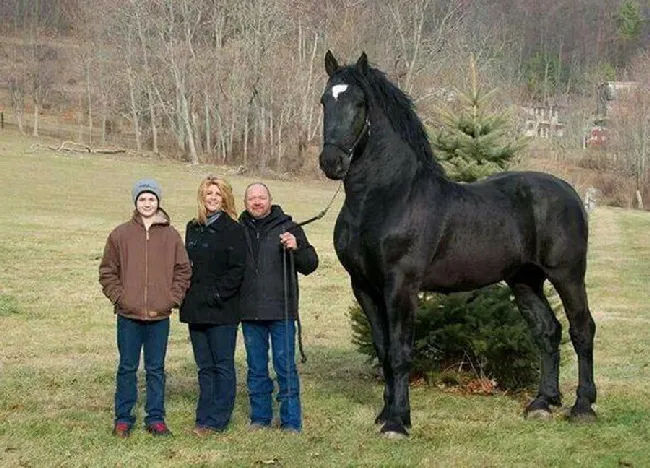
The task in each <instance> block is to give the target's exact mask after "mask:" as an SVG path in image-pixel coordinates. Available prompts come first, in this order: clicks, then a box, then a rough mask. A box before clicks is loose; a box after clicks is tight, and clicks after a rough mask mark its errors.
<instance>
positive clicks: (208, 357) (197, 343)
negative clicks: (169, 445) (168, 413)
mask: <svg viewBox="0 0 650 468" xmlns="http://www.w3.org/2000/svg"><path fill="white" fill-rule="evenodd" d="M189 330H190V339H191V340H192V348H193V349H194V360H195V361H196V365H197V367H198V368H199V401H198V402H197V405H196V419H195V424H196V425H197V426H201V427H209V428H212V429H215V430H217V431H222V430H224V429H225V428H226V426H228V423H229V422H230V417H231V416H232V411H233V409H234V407H235V394H236V393H237V380H236V377H235V344H236V342H237V325H189Z"/></svg>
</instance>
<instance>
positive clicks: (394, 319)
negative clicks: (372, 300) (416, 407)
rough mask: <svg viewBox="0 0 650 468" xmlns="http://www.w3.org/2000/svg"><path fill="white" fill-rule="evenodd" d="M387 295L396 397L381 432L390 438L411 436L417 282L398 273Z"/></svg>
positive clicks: (390, 364)
mask: <svg viewBox="0 0 650 468" xmlns="http://www.w3.org/2000/svg"><path fill="white" fill-rule="evenodd" d="M385 298H386V313H387V318H388V338H389V346H388V355H387V359H388V361H389V366H390V368H391V370H392V373H393V374H392V375H393V398H392V400H391V401H390V404H389V410H388V414H387V417H386V419H385V422H384V426H383V427H382V428H381V432H382V433H384V434H386V435H387V436H389V437H392V436H397V437H401V436H408V431H407V428H410V427H411V406H410V401H409V374H410V371H411V362H412V355H411V354H412V349H413V335H414V322H415V306H416V301H417V286H416V282H415V281H413V280H412V279H411V280H408V279H407V278H406V276H405V275H404V274H403V273H401V272H398V273H396V274H395V275H394V277H393V278H391V281H390V282H389V283H388V288H387V290H386V293H385Z"/></svg>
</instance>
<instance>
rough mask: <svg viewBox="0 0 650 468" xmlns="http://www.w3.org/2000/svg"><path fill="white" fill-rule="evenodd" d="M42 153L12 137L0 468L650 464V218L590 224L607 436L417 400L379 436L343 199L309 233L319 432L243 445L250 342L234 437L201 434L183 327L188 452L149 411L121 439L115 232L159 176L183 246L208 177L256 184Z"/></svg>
mask: <svg viewBox="0 0 650 468" xmlns="http://www.w3.org/2000/svg"><path fill="white" fill-rule="evenodd" d="M35 143H36V141H35V140H30V139H25V138H22V137H19V136H18V135H17V134H16V133H12V132H7V131H4V132H0V187H1V188H0V207H1V209H0V466H2V467H5V466H23V467H38V466H47V467H50V466H124V467H127V466H128V467H131V466H179V467H180V466H189V465H192V466H219V465H228V466H295V467H305V466H373V467H374V466H450V467H451V466H453V467H457V466H481V467H485V466H494V467H497V466H498V467H501V466H535V467H541V466H558V467H566V466H590V467H591V466H619V465H622V466H635V467H641V466H650V424H649V423H648V421H650V391H649V390H648V386H647V385H648V383H649V382H650V367H649V366H648V363H649V362H650V357H648V356H649V353H648V349H647V343H648V337H649V336H650V303H649V301H648V292H647V291H648V286H647V284H648V282H649V281H650V266H649V262H650V241H649V240H648V236H647V233H648V232H650V214H647V213H641V212H631V211H623V210H614V209H607V208H599V209H597V210H596V211H595V212H594V213H593V215H592V222H591V250H590V264H589V271H588V292H589V295H590V304H591V309H592V311H593V313H594V316H595V318H596V323H597V325H598V331H597V336H596V338H597V341H596V357H595V360H596V383H597V385H598V390H599V399H598V403H597V411H598V413H599V421H598V422H597V423H595V424H592V425H571V424H569V423H568V422H566V421H565V420H563V419H562V418H561V417H559V416H558V417H557V418H555V419H554V420H552V421H547V422H539V421H525V420H524V419H523V418H522V417H521V412H522V408H523V405H524V403H525V402H524V401H523V400H520V399H516V398H512V397H509V396H505V395H504V396H496V397H485V396H473V397H469V396H460V395H457V394H455V393H450V392H445V391H443V390H440V389H438V388H432V387H425V386H418V387H416V388H413V389H412V393H411V395H412V399H411V403H412V410H413V423H414V427H413V430H412V436H411V438H410V439H409V440H406V441H388V440H385V439H383V438H382V437H380V436H378V435H377V428H376V427H375V426H374V425H373V420H374V416H375V414H376V412H377V411H378V410H379V409H380V403H381V394H382V386H381V385H380V384H379V383H377V382H376V381H375V380H374V378H373V375H372V372H371V371H370V369H368V366H367V365H366V364H365V363H364V357H363V356H361V355H359V354H358V353H357V352H356V351H355V350H354V348H353V347H352V345H351V344H350V327H349V325H348V319H347V315H346V313H347V309H348V307H349V306H350V305H351V304H352V294H351V292H350V288H349V283H348V279H347V276H346V275H345V273H344V272H343V270H342V268H341V266H340V265H339V264H338V261H337V260H336V256H335V254H334V251H333V248H332V241H331V237H332V228H333V224H334V219H335V216H336V212H337V211H338V207H339V206H340V203H341V199H342V196H341V197H340V198H339V199H338V200H337V201H336V202H335V204H334V205H335V206H334V208H333V211H332V212H331V213H330V214H328V215H327V216H326V217H325V218H324V219H323V220H321V221H318V222H316V223H313V224H311V225H309V226H308V227H307V228H306V231H307V235H308V236H309V238H310V239H311V241H312V243H313V244H314V245H315V246H316V249H317V250H318V252H319V255H320V258H321V266H320V268H319V269H318V270H317V272H316V273H314V274H313V275H311V276H309V277H307V278H304V279H303V280H302V282H301V311H302V317H303V326H304V342H305V347H306V351H307V353H308V357H309V361H308V362H307V363H306V364H301V365H300V372H301V376H302V394H303V405H304V415H305V419H304V433H303V434H302V435H299V436H296V435H286V434H283V433H281V432H279V431H277V430H270V431H262V432H254V433H250V432H247V431H246V425H247V417H246V416H247V407H248V405H247V396H246V392H245V366H244V363H245V361H244V353H243V346H242V344H241V341H240V343H239V344H238V350H237V367H238V396H237V404H236V409H235V414H234V421H233V424H232V426H231V429H230V430H229V431H228V432H226V433H225V434H222V435H219V436H215V437H213V438H210V439H201V440H199V439H196V438H195V437H193V436H192V435H191V434H190V430H191V429H192V426H193V416H194V404H195V400H196V392H197V388H196V370H195V365H194V362H193V358H192V352H191V347H190V344H189V342H188V338H187V331H186V329H185V328H184V326H182V325H180V324H179V323H178V321H177V320H173V323H172V334H171V338H170V346H169V354H168V358H167V372H168V392H167V413H168V423H169V425H170V428H171V429H172V431H173V432H174V434H175V437H173V438H171V439H166V440H158V439H153V438H152V437H151V436H149V435H148V434H146V433H145V432H144V430H143V429H142V426H141V422H142V407H139V408H138V417H139V424H138V426H137V430H135V431H134V434H133V436H132V437H131V438H130V439H128V440H117V439H115V438H114V437H112V436H111V434H110V432H111V428H112V417H113V413H112V405H113V401H112V400H113V392H114V373H115V366H116V357H117V356H116V355H117V353H116V346H115V329H114V328H115V323H114V321H115V319H114V316H113V314H112V311H111V307H110V304H109V302H108V300H107V299H105V298H104V297H103V295H102V294H101V291H100V288H99V285H98V283H97V267H98V264H99V259H100V256H101V253H102V248H103V245H104V242H105V240H106V236H107V235H108V233H109V231H110V230H111V229H112V228H113V227H114V226H115V225H117V224H118V223H120V222H122V221H123V220H125V219H126V218H127V217H128V216H129V215H130V211H131V209H132V204H131V195H130V190H131V185H132V183H133V182H134V181H135V180H136V179H138V178H140V177H145V176H147V177H148V176H151V177H155V178H157V179H158V180H159V181H160V182H161V184H162V187H163V202H162V204H163V206H164V207H165V208H166V210H167V211H168V212H169V213H170V215H171V217H172V222H173V223H174V224H175V225H176V226H177V228H178V229H179V230H180V231H181V232H182V231H183V229H184V226H185V223H186V222H187V220H189V219H190V218H191V217H192V216H193V215H194V210H195V196H196V195H195V194H196V187H197V185H198V182H199V181H200V180H201V178H202V177H203V176H204V175H205V174H207V173H208V172H213V173H216V174H220V175H225V176H226V177H227V178H228V179H229V180H230V181H231V182H232V183H233V186H234V189H235V195H236V197H237V199H238V208H239V209H241V203H240V202H239V200H240V199H241V197H242V195H243V189H244V187H245V186H246V184H248V183H249V182H251V181H253V179H252V178H248V177H229V176H228V175H227V169H226V168H217V167H207V166H199V167H191V166H188V165H185V164H182V163H177V162H169V161H160V160H158V159H155V158H151V159H144V158H137V159H136V158H129V157H117V156H115V157H104V156H98V155H91V154H72V153H56V152H54V151H50V150H47V149H43V147H37V146H35ZM266 182H267V183H268V184H269V185H270V187H271V189H272V191H273V194H274V197H275V201H276V202H277V203H279V204H281V205H282V206H283V207H284V208H285V210H286V211H287V212H289V213H291V214H292V215H294V216H295V218H296V219H298V220H302V219H305V218H308V217H310V216H313V215H315V214H316V213H317V212H319V211H320V210H321V209H323V208H324V207H325V205H326V204H327V202H328V201H329V199H330V197H331V195H332V194H333V193H334V190H335V189H336V184H335V183H333V182H305V183H301V182H281V181H266ZM565 333H566V331H565ZM141 380H143V379H141ZM576 381H577V369H576V366H575V359H573V355H572V358H571V359H569V360H567V362H566V364H565V365H564V367H563V368H562V371H561V382H562V390H563V393H564V395H565V403H567V404H571V403H572V402H573V395H574V392H575V385H576Z"/></svg>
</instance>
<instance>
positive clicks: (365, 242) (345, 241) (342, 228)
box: [334, 222, 379, 276]
mask: <svg viewBox="0 0 650 468" xmlns="http://www.w3.org/2000/svg"><path fill="white" fill-rule="evenodd" d="M334 248H335V250H336V254H337V256H338V258H339V261H340V262H341V264H342V265H343V267H344V268H345V269H346V270H347V271H348V272H350V273H354V274H359V275H363V276H368V275H369V274H370V272H372V271H373V270H376V269H377V267H378V265H374V260H373V259H375V258H376V254H377V251H378V249H379V241H378V239H376V238H375V237H374V236H372V235H370V234H369V233H368V232H367V231H364V230H362V229H360V227H359V226H355V225H353V224H351V223H347V222H337V224H336V229H335V230H334Z"/></svg>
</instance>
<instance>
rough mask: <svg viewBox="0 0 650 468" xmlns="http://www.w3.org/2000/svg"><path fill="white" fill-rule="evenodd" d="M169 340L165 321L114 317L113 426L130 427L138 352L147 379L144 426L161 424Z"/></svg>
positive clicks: (134, 397) (167, 321) (135, 393)
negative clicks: (142, 356) (141, 355)
mask: <svg viewBox="0 0 650 468" xmlns="http://www.w3.org/2000/svg"><path fill="white" fill-rule="evenodd" d="M168 337H169V319H168V318H167V319H164V320H156V321H142V320H133V319H129V318H126V317H122V316H121V315H118V316H117V349H118V351H119V353H120V362H119V365H118V367H117V377H116V389H115V422H116V423H118V422H119V423H127V424H129V426H132V425H133V423H135V416H134V415H133V414H132V411H133V407H134V406H135V403H136V401H137V400H138V381H137V375H136V373H137V371H138V366H139V365H140V352H141V351H144V369H145V373H146V379H147V403H146V406H145V411H146V413H147V416H146V417H145V420H144V423H145V424H146V425H149V424H153V423H156V422H163V421H164V420H165V355H166V354H167V339H168Z"/></svg>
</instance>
